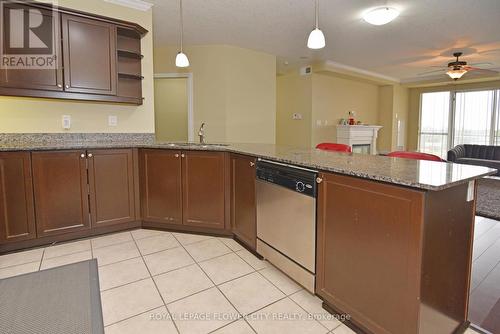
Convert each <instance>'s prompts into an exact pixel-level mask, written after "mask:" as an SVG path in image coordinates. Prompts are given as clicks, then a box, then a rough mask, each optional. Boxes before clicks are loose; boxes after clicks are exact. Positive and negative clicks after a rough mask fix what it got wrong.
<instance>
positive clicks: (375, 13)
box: [363, 7, 399, 26]
mask: <svg viewBox="0 0 500 334" xmlns="http://www.w3.org/2000/svg"><path fill="white" fill-rule="evenodd" d="M398 16H399V11H398V10H397V9H395V8H392V7H379V8H375V9H372V10H369V11H367V12H366V13H365V14H363V19H364V20H365V21H366V22H368V23H370V24H373V25H376V26H381V25H384V24H387V23H389V22H391V21H392V20H394V19H395V18H396V17H398Z"/></svg>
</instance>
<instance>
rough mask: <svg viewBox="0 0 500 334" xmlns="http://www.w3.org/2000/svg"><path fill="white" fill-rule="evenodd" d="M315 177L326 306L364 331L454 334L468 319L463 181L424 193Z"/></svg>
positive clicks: (320, 280)
mask: <svg viewBox="0 0 500 334" xmlns="http://www.w3.org/2000/svg"><path fill="white" fill-rule="evenodd" d="M321 177H322V179H323V182H322V183H320V185H319V192H318V225H317V228H318V230H317V241H318V242H317V281H316V293H317V294H318V295H319V296H320V297H321V298H323V300H324V302H325V306H326V307H327V309H331V310H334V311H336V312H339V313H345V314H349V315H350V316H351V320H352V323H353V324H354V325H356V326H358V328H361V329H362V330H364V331H366V332H368V333H384V334H385V333H386V334H388V333H392V334H410V333H411V334H415V333H418V334H427V333H453V332H455V331H456V330H457V329H459V328H460V327H461V326H463V325H464V324H466V319H467V304H468V291H469V286H468V285H469V277H470V276H469V273H470V261H471V260H470V258H471V254H470V250H471V249H472V247H471V236H472V230H471V228H472V226H473V219H474V212H473V211H474V201H470V202H467V201H466V197H467V196H466V193H467V185H463V186H458V187H454V188H450V189H447V190H443V191H442V192H441V191H440V192H434V191H431V192H426V191H418V190H413V189H409V188H405V187H399V186H393V185H387V184H382V183H378V182H374V181H369V180H363V179H359V178H355V177H348V176H341V175H335V174H323V175H321ZM459 207H460V209H459Z"/></svg>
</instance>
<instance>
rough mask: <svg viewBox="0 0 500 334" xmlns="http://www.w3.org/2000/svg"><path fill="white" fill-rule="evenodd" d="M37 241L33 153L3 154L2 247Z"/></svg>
mask: <svg viewBox="0 0 500 334" xmlns="http://www.w3.org/2000/svg"><path fill="white" fill-rule="evenodd" d="M34 238H36V229H35V211H34V207H33V184H32V177H31V158H30V153H29V152H8V153H0V244H2V243H7V242H16V241H23V240H30V239H34Z"/></svg>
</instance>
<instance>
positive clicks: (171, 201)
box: [141, 149, 182, 224]
mask: <svg viewBox="0 0 500 334" xmlns="http://www.w3.org/2000/svg"><path fill="white" fill-rule="evenodd" d="M180 156H181V152H180V151H169V150H146V149H145V150H141V208H142V218H143V220H145V221H149V222H156V223H168V224H182V177H181V158H180Z"/></svg>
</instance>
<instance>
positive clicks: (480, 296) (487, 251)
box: [469, 217, 500, 333]
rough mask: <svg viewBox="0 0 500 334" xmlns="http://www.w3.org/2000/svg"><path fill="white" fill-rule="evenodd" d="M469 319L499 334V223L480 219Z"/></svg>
mask: <svg viewBox="0 0 500 334" xmlns="http://www.w3.org/2000/svg"><path fill="white" fill-rule="evenodd" d="M469 319H470V321H471V322H472V323H474V324H476V325H478V326H480V327H482V328H484V329H486V330H488V331H490V332H492V333H500V221H497V220H493V219H489V218H484V217H476V226H475V232H474V251H473V263H472V284H471V293H470V302H469Z"/></svg>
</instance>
